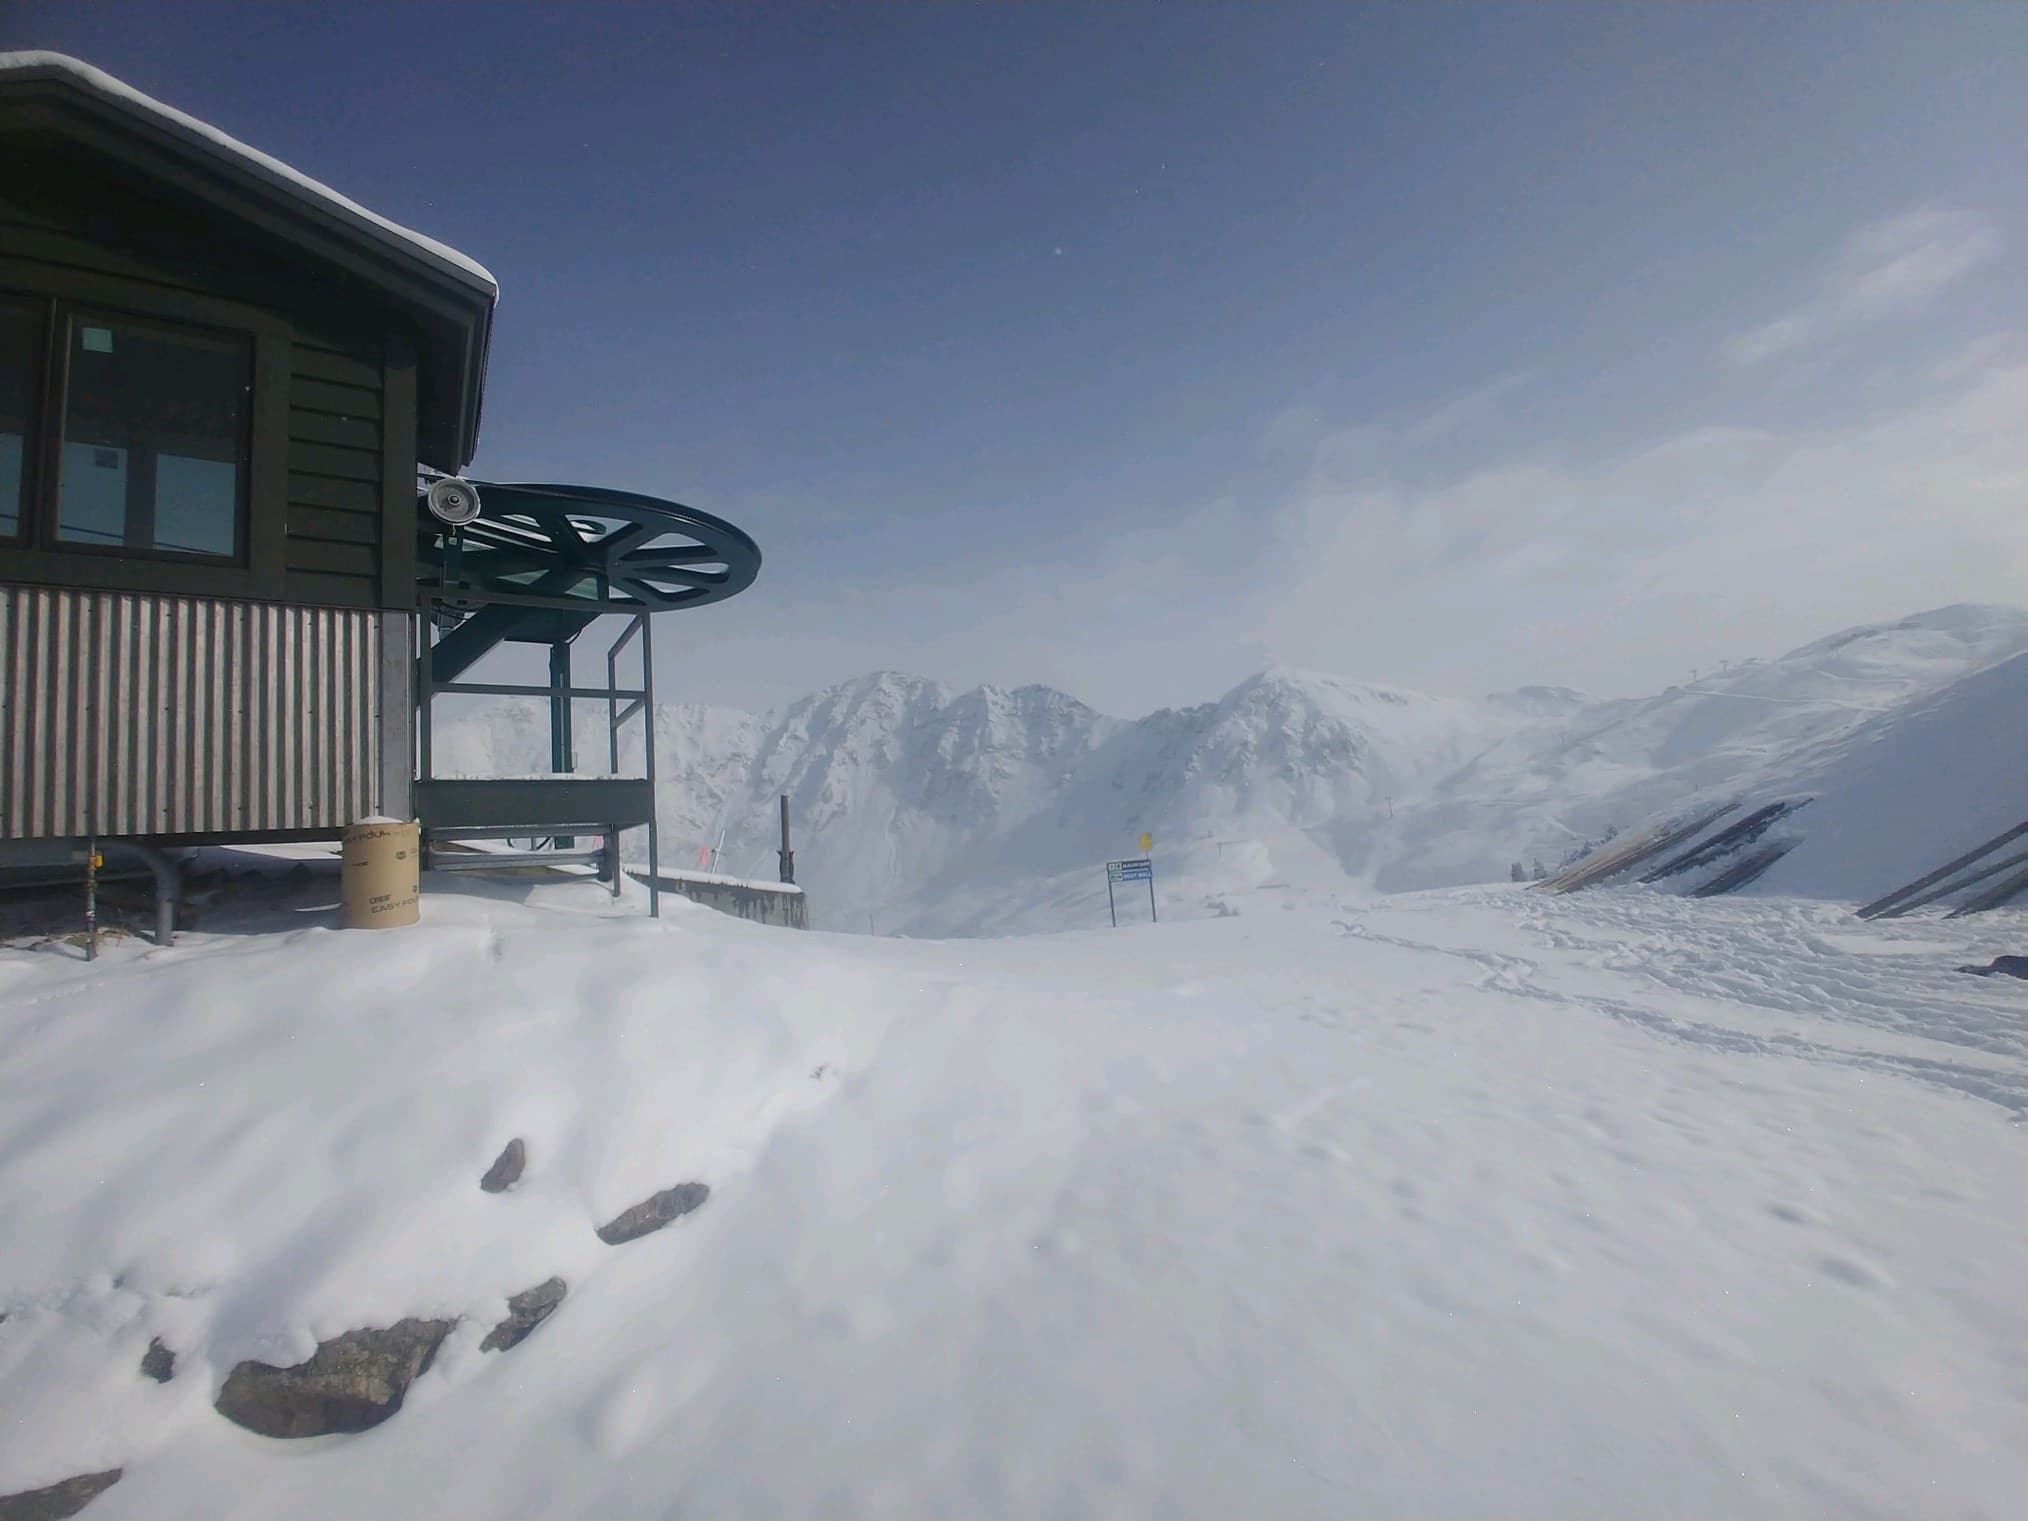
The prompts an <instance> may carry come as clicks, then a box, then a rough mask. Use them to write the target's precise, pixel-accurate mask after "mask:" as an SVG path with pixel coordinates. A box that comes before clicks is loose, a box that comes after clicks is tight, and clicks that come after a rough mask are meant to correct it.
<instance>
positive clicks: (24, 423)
mask: <svg viewBox="0 0 2028 1521" xmlns="http://www.w3.org/2000/svg"><path fill="white" fill-rule="evenodd" d="M17 304H18V305H21V306H25V307H27V308H28V310H29V314H30V317H31V319H32V321H33V324H34V326H35V327H36V328H38V329H40V333H39V337H38V338H31V339H30V341H29V351H28V352H29V362H28V400H27V404H26V405H25V406H24V407H23V408H22V418H21V481H20V485H21V499H20V502H19V504H18V510H17V511H16V513H15V518H14V527H13V529H12V530H11V531H8V532H0V545H4V546H6V547H8V548H12V549H27V548H29V547H31V546H32V545H33V544H34V543H35V542H36V537H37V535H36V524H37V521H38V519H39V518H40V516H41V512H40V507H41V502H42V444H43V437H44V413H45V412H46V411H47V410H48V402H49V324H50V321H51V313H52V312H53V311H54V310H55V303H54V302H52V301H51V300H50V299H49V298H48V297H46V296H42V295H38V294H36V293H35V292H33V291H17V290H12V289H9V288H7V287H5V286H0V305H7V306H12V305H17Z"/></svg>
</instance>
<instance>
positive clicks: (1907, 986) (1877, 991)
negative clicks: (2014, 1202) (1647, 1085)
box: [1332, 889, 2028, 1123]
mask: <svg viewBox="0 0 2028 1521" xmlns="http://www.w3.org/2000/svg"><path fill="white" fill-rule="evenodd" d="M1460 900H1463V902H1464V905H1465V906H1466V907H1467V908H1468V909H1477V910H1479V911H1480V912H1481V913H1483V914H1484V916H1485V918H1486V920H1487V921H1488V922H1489V924H1491V925H1493V926H1495V927H1497V921H1498V920H1500V919H1504V920H1505V921H1506V925H1505V926H1504V928H1505V929H1506V932H1507V933H1506V934H1505V935H1499V934H1493V935H1487V936H1483V937H1481V936H1475V937H1474V940H1475V942H1476V943H1471V944H1463V943H1459V942H1458V941H1457V940H1455V939H1439V938H1433V937H1432V936H1429V935H1416V934H1411V933H1403V932H1401V931H1405V930H1410V929H1418V928H1421V927H1422V926H1421V925H1419V924H1417V923H1416V920H1417V918H1418V917H1423V916H1427V919H1428V922H1429V924H1430V928H1431V929H1432V930H1433V931H1435V932H1436V933H1437V934H1443V933H1444V931H1445V930H1446V929H1447V930H1448V931H1449V932H1450V934H1451V935H1455V932H1456V927H1457V925H1458V924H1459V917H1458V908H1459V906H1460ZM1439 905H1441V907H1442V909H1443V911H1444V912H1443V915H1442V917H1441V918H1440V919H1439V918H1437V917H1436V916H1435V915H1434V914H1433V913H1432V912H1431V911H1432V910H1434V909H1435V908H1437V907H1438V906H1439ZM1340 907H1341V915H1342V916H1341V917H1339V918H1336V919H1333V920H1332V924H1333V926H1334V927H1335V928H1336V929H1337V930H1338V931H1339V932H1340V933H1341V934H1344V935H1347V936H1350V937H1353V938H1355V939H1359V940H1365V941H1370V942H1374V943H1377V944H1383V945H1391V946H1397V947H1400V948H1403V949H1408V950H1417V951H1426V952H1435V953H1438V954H1441V955H1445V956H1449V957H1453V958H1457V959H1460V960H1463V961H1466V962H1469V963H1472V964H1474V965H1476V966H1478V967H1480V968H1482V969H1483V975H1482V976H1481V977H1480V978H1479V979H1478V981H1479V984H1480V986H1482V987H1484V988H1486V989H1488V990H1490V991H1496V992H1505V993H1510V994H1514V995H1516V996H1520V997H1525V998H1529V999H1533V1000H1536V1001H1540V1002H1545V1003H1551V1004H1560V1005H1564V1006H1568V1007H1571V1008H1578V1009H1586V1010H1590V1011H1592V1012H1595V1013H1599V1014H1604V1015H1606V1016H1608V1017H1610V1018H1612V1019H1616V1020H1619V1021H1621V1022H1622V1023H1625V1024H1628V1025H1632V1026H1634V1027H1636V1028H1639V1029H1642V1030H1645V1031H1647V1032H1649V1033H1651V1034H1655V1035H1659V1036H1662V1037H1665V1038H1667V1039H1671V1040H1676V1041H1681V1042H1685V1043H1688V1044H1692V1045H1698V1046H1704V1047H1708V1048H1711V1049H1714V1050H1719V1051H1728V1052H1737V1053H1741V1054H1754V1055H1780V1056H1792V1057H1800V1058H1802V1059H1805V1060H1809V1061H1818V1062H1829V1063H1835V1064H1838V1065H1842V1066H1846V1067H1850V1068H1855V1069H1858V1070H1861V1071H1866V1072H1879V1073H1884V1074H1890V1075H1893V1076H1898V1077H1902V1078H1908V1079H1913V1080H1915V1081H1918V1082H1924V1083H1929V1084H1934V1085H1938V1086H1941V1087H1945V1088H1949V1089H1952V1090H1955V1091H1956V1092H1959V1093H1963V1094H1966V1095H1968V1096H1970V1097H1972V1098H1976V1099H1981V1100H1983V1101H1985V1102H1987V1103H1991V1104H1996V1105H1998V1106H1999V1107H2001V1108H2002V1109H2004V1110H2006V1111H2007V1112H2008V1114H2009V1115H2010V1116H2011V1117H2012V1118H2013V1119H2014V1120H2015V1122H2017V1123H2019V1122H2021V1121H2023V1120H2024V1119H2028V999H2024V998H2023V997H2022V995H2021V990H2020V987H2019V985H2018V984H2016V983H2014V982H2012V981H2011V980H2010V979H2005V978H1995V979H1985V980H1981V979H1976V978H1971V977H1966V976H1963V975H1962V974H1959V973H1957V972H1956V971H1955V970H1954V968H1955V967H1956V966H1957V965H1959V964H1961V963H1963V962H1965V961H1968V960H1983V959H1985V956H1986V955H1989V954H1990V952H1987V953H1984V954H1980V953H1978V952H1976V951H1975V950H1973V949H1968V948H1967V947H1968V945H1970V944H1971V943H1972V942H1974V941H1977V942H1980V943H1983V941H1985V940H1987V939H1995V938H1996V937H1997V938H1999V939H2004V938H2005V937H2006V935H2007V933H2008V928H2009V926H2010V925H2012V926H2013V927H2015V928H2018V921H2019V920H2020V919H2021V918H2023V917H2028V916H2022V915H2018V914H2010V915H2008V916H2007V919H2008V923H2004V924H2003V923H2000V922H1997V921H1996V923H1995V924H1994V925H1993V926H1989V927H1981V929H1979V930H1976V931H1964V932H1961V933H1960V935H1959V936H1958V937H1957V938H1955V939H1953V940H1951V941H1942V942H1940V941H1939V938H1938V937H1939V934H1940V930H1939V927H1938V926H1937V925H1936V924H1934V923H1932V922H1929V921H1910V922H1907V923H1898V924H1895V925H1893V926H1888V927H1883V926H1864V927H1860V926H1857V925H1856V922H1852V921H1849V917H1848V916H1847V915H1846V914H1845V913H1844V911H1842V910H1841V909H1840V908H1839V907H1838V906H1836V905H1829V904H1819V903H1808V902H1792V901H1784V900H1770V899H1755V898H1741V899H1736V900H1732V901H1729V902H1725V903H1712V902H1708V901H1705V900H1691V899H1685V898H1676V897H1672V896H1669V895H1666V894H1659V893H1650V892H1644V891H1640V890H1635V889H1626V890H1610V889H1608V890H1602V891H1598V892H1595V893H1590V894H1585V895H1583V896H1581V897H1580V896H1577V895H1571V896H1566V897H1559V898H1545V897H1542V896H1540V895H1538V894H1533V893H1513V892H1508V891H1503V890H1500V889H1492V890H1467V891H1463V892H1448V893H1442V894H1429V895H1427V896H1426V897H1425V896H1420V895H1419V896H1414V897H1403V898H1394V899H1386V900H1381V901H1378V902H1369V903H1362V904H1344V905H1341V906H1340ZM1472 917H1474V918H1477V917H1478V915H1476V914H1475V915H1473V916H1472ZM1382 925H1386V926H1389V927H1388V928H1382V927H1381V926H1382ZM1439 926H1441V928H1440V927H1439ZM1953 928H1954V929H1955V928H1956V927H1955V926H1954V927H1953ZM1517 934H1518V936H1519V938H1520V939H1521V941H1522V942H1523V943H1524V944H1526V946H1527V947H1528V949H1529V950H1530V951H1531V952H1534V953H1536V955H1535V956H1528V955H1519V954H1513V953H1509V952H1505V951H1500V950H1494V949H1489V948H1488V947H1487V944H1486V941H1487V940H1503V939H1504V940H1511V939H1513V938H1514V937H1515V936H1516V935H1517ZM1552 962H1553V963H1556V968H1555V971H1554V974H1553V976H1552V977H1551V978H1550V979H1548V980H1549V981H1552V982H1554V983H1555V984H1556V986H1553V987H1551V986H1544V985H1543V980H1542V978H1541V973H1542V969H1543V966H1544V965H1545V964H1547V963H1552ZM1587 981H1590V982H1592V983H1593V984H1594V986H1592V987H1589V988H1587V987H1584V986H1583V984H1584V983H1585V982H1587ZM1574 984H1575V985H1574Z"/></svg>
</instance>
